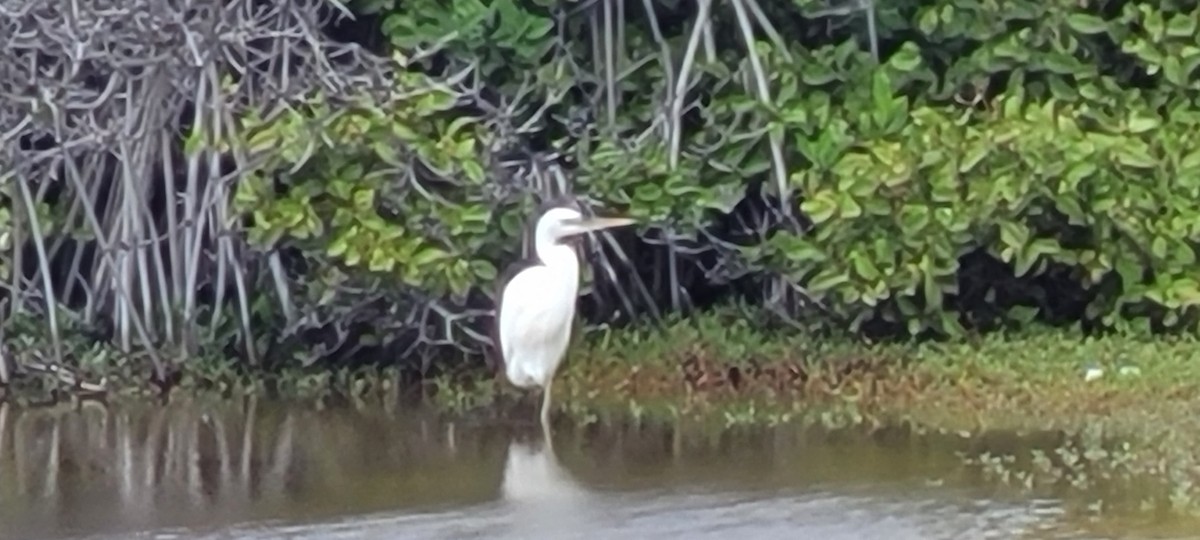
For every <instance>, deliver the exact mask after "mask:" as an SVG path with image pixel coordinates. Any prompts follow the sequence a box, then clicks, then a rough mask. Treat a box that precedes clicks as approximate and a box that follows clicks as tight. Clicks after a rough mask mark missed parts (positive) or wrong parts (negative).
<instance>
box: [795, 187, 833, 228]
mask: <svg viewBox="0 0 1200 540" xmlns="http://www.w3.org/2000/svg"><path fill="white" fill-rule="evenodd" d="M837 209H838V201H837V199H836V198H835V196H834V195H833V193H832V192H829V191H821V192H819V193H817V194H816V195H815V196H813V197H810V198H808V199H807V200H805V201H804V203H802V204H801V205H800V210H801V211H802V212H804V214H805V215H806V216H808V218H809V219H811V220H812V221H813V223H815V224H821V223H825V222H826V221H829V220H830V218H832V217H833V215H834V213H835V212H837Z"/></svg>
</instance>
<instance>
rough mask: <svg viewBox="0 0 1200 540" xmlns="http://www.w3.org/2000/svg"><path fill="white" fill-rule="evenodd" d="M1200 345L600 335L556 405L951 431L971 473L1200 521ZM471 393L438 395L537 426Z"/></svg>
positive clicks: (668, 419) (505, 396)
mask: <svg viewBox="0 0 1200 540" xmlns="http://www.w3.org/2000/svg"><path fill="white" fill-rule="evenodd" d="M1197 344H1198V343H1197V340H1196V339H1195V338H1191V337H1166V336H1135V335H1127V334H1113V335H1108V336H1104V337H1086V336H1084V335H1082V334H1079V333H1075V332H1070V331H1064V330H1057V329H1054V330H1052V329H1038V330H1033V331H1028V332H1023V333H1019V334H1008V335H992V336H988V337H983V338H979V339H977V340H972V341H969V342H955V343H932V342H928V343H921V344H912V343H906V344H875V345H872V344H866V343H861V342H855V341H852V340H849V339H830V338H825V339H817V338H811V337H805V336H801V335H797V334H794V333H792V334H790V335H789V334H788V333H772V332H769V331H765V330H760V329H757V328H754V327H752V326H751V325H750V324H748V323H747V322H746V321H745V320H743V319H736V318H729V319H722V318H720V317H711V318H703V319H699V320H695V321H690V322H687V323H679V324H675V325H672V326H670V327H668V328H666V329H665V330H661V331H647V332H633V331H627V332H624V333H617V332H614V333H612V335H609V336H600V337H597V338H595V339H592V340H589V343H588V344H585V345H583V346H581V347H577V348H576V349H574V350H573V351H572V353H571V355H570V358H569V360H568V364H567V366H566V367H565V368H564V370H563V372H562V373H561V375H560V378H559V379H558V382H556V383H555V396H554V398H555V404H556V411H557V412H558V414H559V416H558V421H559V422H560V423H561V422H563V421H564V418H563V417H564V416H566V417H569V420H570V423H573V424H582V425H587V424H590V423H604V422H622V421H627V420H624V419H632V421H635V422H655V423H684V424H689V425H692V426H696V425H699V426H701V427H707V428H711V429H713V430H728V429H731V428H734V429H736V428H739V427H741V428H746V429H756V428H758V427H761V426H770V425H778V424H797V423H798V424H802V425H803V424H814V425H819V427H821V428H833V429H842V428H849V429H855V428H861V429H865V430H868V431H872V430H877V431H879V432H881V433H883V432H894V431H895V429H896V428H897V427H900V428H901V429H902V431H905V432H906V433H910V434H913V435H917V436H919V435H921V434H925V433H936V434H941V435H945V434H954V435H956V436H959V437H961V438H963V439H964V440H965V441H969V442H968V444H967V445H966V446H965V449H964V451H963V452H962V459H963V464H964V465H965V466H967V467H969V468H972V469H973V470H975V471H976V472H977V473H978V474H981V475H985V476H989V477H992V478H994V479H996V480H997V481H999V482H1000V483H1001V484H1003V485H1007V486H1009V487H1011V488H1013V489H1014V490H1018V491H1026V492H1028V491H1030V490H1033V491H1040V492H1044V493H1047V494H1055V493H1062V492H1064V491H1075V492H1076V493H1078V494H1089V495H1088V496H1095V495H1096V494H1099V493H1107V494H1109V495H1110V496H1109V497H1107V498H1106V497H1103V496H1099V497H1097V498H1096V499H1095V501H1094V504H1095V505H1096V508H1097V510H1099V509H1100V508H1101V507H1105V506H1106V505H1107V506H1108V507H1109V508H1107V509H1106V510H1108V511H1110V512H1137V513H1141V514H1143V515H1144V514H1145V512H1147V511H1149V512H1150V513H1151V514H1156V513H1172V514H1176V513H1183V514H1192V515H1200V447H1197V445H1196V444H1195V441H1197V440H1200V348H1198V347H1197ZM471 384H472V385H473V386H471V387H473V388H475V390H473V391H464V390H462V388H466V387H467V386H468V385H467V384H457V385H456V384H453V383H448V382H445V381H443V383H442V387H443V388H446V389H454V390H449V391H445V392H442V393H441V394H439V397H438V398H437V399H438V401H439V402H440V403H441V404H442V406H443V407H446V408H447V409H448V410H451V411H454V412H459V413H462V412H466V411H469V410H481V409H483V408H486V407H487V406H488V405H491V404H496V403H512V402H513V401H514V400H515V401H517V402H518V403H520V404H521V405H519V406H515V407H514V409H515V410H513V411H512V412H511V413H510V414H517V415H518V417H522V416H523V415H529V416H530V417H532V415H533V406H534V403H535V401H536V400H534V399H531V397H529V396H521V395H519V394H517V393H516V392H515V391H513V390H512V389H510V388H507V387H505V386H504V385H499V386H497V385H494V384H492V383H491V381H488V382H483V383H480V382H479V381H474V382H473V383H471ZM489 414H492V413H489ZM1116 494H1120V495H1119V496H1116ZM1131 495H1132V497H1131Z"/></svg>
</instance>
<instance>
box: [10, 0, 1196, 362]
mask: <svg viewBox="0 0 1200 540" xmlns="http://www.w3.org/2000/svg"><path fill="white" fill-rule="evenodd" d="M325 7H328V6H325ZM351 8H352V9H353V10H355V11H356V12H357V13H358V14H359V16H360V18H359V20H358V21H355V22H353V23H351V22H347V21H344V20H339V19H337V18H336V17H334V18H331V19H330V20H328V21H325V22H324V25H325V31H326V34H328V35H332V36H335V37H339V38H346V39H349V40H353V41H358V42H360V43H364V44H366V45H368V46H370V47H371V48H372V49H373V50H375V51H376V53H378V54H376V55H374V56H372V57H371V59H370V61H360V62H359V64H356V65H372V66H377V65H386V66H387V67H386V70H385V71H386V72H387V76H386V77H384V78H385V79H386V80H387V85H386V87H381V86H380V85H378V84H373V83H372V84H367V83H365V82H364V81H367V80H368V79H369V80H370V81H376V82H377V79H378V77H376V78H373V79H372V78H361V77H360V78H357V79H356V78H354V77H353V76H345V77H343V79H342V80H343V83H339V84H328V85H321V84H313V85H309V86H307V87H306V88H305V90H304V91H303V92H293V94H292V95H291V97H289V99H288V100H287V106H286V107H284V108H283V112H280V109H279V107H276V106H275V105H274V104H273V103H272V102H271V100H269V99H258V98H256V99H254V100H251V102H252V103H251V105H250V106H246V107H232V108H231V110H232V114H230V115H229V117H228V118H227V119H226V118H225V117H222V118H223V120H222V121H224V120H231V121H232V122H233V123H232V127H229V126H228V125H227V124H228V122H226V123H225V124H220V123H217V124H220V125H226V127H225V128H222V129H224V131H222V132H220V133H217V132H215V131H219V130H214V129H213V128H212V127H211V126H213V125H217V124H214V123H213V122H211V121H210V123H209V124H201V125H198V126H191V127H190V128H189V129H191V133H192V137H191V139H190V140H189V142H188V145H189V146H187V147H186V148H184V152H185V155H187V156H189V157H190V158H191V159H192V160H198V159H200V158H197V157H196V156H201V157H202V158H203V159H204V160H207V159H208V158H210V157H212V156H217V155H219V156H222V157H225V158H228V157H229V156H230V155H231V154H232V155H234V156H241V157H237V159H235V160H234V161H236V162H237V164H238V167H237V171H236V172H235V173H234V174H233V175H232V177H233V178H235V179H236V182H235V184H236V185H231V189H230V193H231V194H232V195H231V199H232V200H233V206H232V207H231V208H230V209H228V212H229V213H228V214H225V213H220V212H225V210H221V211H220V212H218V213H214V214H213V215H214V216H227V215H236V216H240V217H241V218H242V221H241V222H238V223H236V224H235V225H230V226H229V227H228V228H229V230H228V231H227V232H228V233H230V235H231V236H233V237H236V238H237V239H238V242H242V241H245V245H242V244H240V243H239V244H238V245H239V246H240V247H239V250H238V251H237V253H243V254H245V255H244V259H237V258H234V257H233V256H232V255H230V256H227V257H225V258H222V257H220V256H218V257H217V258H218V260H219V261H222V262H220V263H219V264H223V265H227V266H226V267H225V268H226V269H228V270H229V272H234V271H235V270H237V271H244V274H245V280H246V282H247V283H246V284H244V285H243V286H244V287H245V289H246V290H247V291H248V292H246V293H245V294H240V293H239V294H230V295H224V296H223V295H222V293H220V292H219V291H220V290H221V288H220V287H219V286H218V285H221V284H225V286H229V285H228V284H227V283H226V282H224V281H222V279H221V278H218V277H214V276H220V275H224V274H220V273H218V272H215V271H214V272H210V273H208V274H206V276H208V277H207V279H203V280H201V283H203V284H205V285H206V286H208V287H210V288H212V289H213V290H214V291H216V292H214V293H213V294H212V296H213V298H210V299H209V303H210V304H212V305H211V307H205V308H204V309H211V310H212V313H213V315H212V316H213V321H214V322H213V327H214V328H216V327H217V326H218V324H217V322H216V321H217V319H218V318H219V317H218V315H217V314H219V313H222V312H223V311H225V310H232V311H235V312H236V313H237V317H236V318H237V319H239V320H240V326H239V327H238V328H233V329H231V331H233V332H234V333H235V334H240V335H241V338H240V339H238V340H235V341H238V342H240V343H243V344H247V343H248V344H250V346H248V347H242V350H243V351H248V352H251V353H252V352H254V351H267V354H266V356H267V357H268V360H270V361H272V362H276V363H278V362H288V361H292V360H293V359H296V358H300V359H301V360H302V362H303V363H305V364H307V363H309V362H311V361H313V360H316V359H318V358H322V357H324V358H326V359H328V360H330V361H332V362H349V361H357V360H356V359H362V358H369V357H371V355H366V356H364V355H363V352H364V351H367V350H373V351H375V352H376V353H377V354H376V355H375V356H374V357H376V358H380V359H391V360H392V361H395V360H396V359H397V358H401V359H404V360H402V361H405V362H407V361H408V360H407V359H409V358H420V359H422V362H421V366H422V367H428V365H429V361H430V360H431V359H433V358H435V357H437V356H438V355H440V354H442V353H444V352H446V351H461V353H462V354H466V355H473V354H475V353H478V352H479V350H480V348H481V346H483V345H484V342H485V338H484V332H483V331H482V325H484V324H487V322H488V319H489V316H490V313H489V309H490V306H491V302H490V300H489V299H488V296H489V292H490V288H491V285H492V283H493V280H494V278H495V276H496V274H497V268H499V267H501V266H504V265H506V264H508V263H510V262H512V261H513V260H514V259H515V258H517V257H518V256H520V255H521V253H522V251H523V248H521V247H519V245H520V242H519V239H520V237H521V231H522V227H523V226H524V220H525V219H526V217H527V216H528V214H529V212H530V211H531V209H532V207H533V203H534V202H535V201H536V200H537V199H545V198H548V197H552V196H555V195H558V194H561V193H574V194H576V195H580V196H583V197H584V199H585V202H587V203H588V205H589V206H591V207H593V208H594V209H596V210H597V211H607V210H611V211H619V212H623V213H627V214H629V215H632V216H636V217H638V218H640V219H641V220H642V222H643V225H642V226H641V227H640V228H638V229H637V230H636V231H626V232H622V233H617V234H615V235H612V236H604V237H601V239H600V240H601V241H600V242H599V243H597V244H596V245H593V246H592V247H591V249H589V250H588V255H589V259H591V260H592V262H593V263H594V265H593V268H592V269H593V272H594V276H592V277H591V278H589V279H591V280H592V281H593V282H594V287H592V288H591V289H589V290H590V294H589V295H588V297H589V298H588V301H587V303H586V304H585V305H586V306H588V307H589V309H587V310H585V311H586V313H587V314H588V315H589V317H590V318H591V319H592V320H600V319H603V318H608V317H610V313H612V312H613V311H614V310H616V311H619V312H621V313H622V315H623V316H625V317H637V316H645V315H649V316H651V317H657V316H660V315H662V314H663V313H664V312H667V311H688V310H691V309H695V308H702V307H705V306H707V305H711V304H713V303H718V302H726V301H730V300H746V301H750V302H752V303H758V304H762V305H764V306H767V307H770V308H772V309H773V310H774V312H776V313H778V314H779V315H780V316H781V317H785V318H788V319H791V320H792V321H794V322H800V323H803V324H810V325H815V326H818V327H820V326H826V327H829V326H846V327H849V328H853V329H856V330H861V331H865V332H870V333H889V334H893V335H895V334H900V335H903V334H942V335H954V334H960V333H962V332H964V331H967V330H969V329H987V328H993V327H997V326H1003V325H1010V324H1021V323H1026V322H1029V321H1032V320H1034V319H1041V320H1043V321H1049V322H1054V323H1067V324H1080V323H1082V324H1084V325H1087V326H1093V325H1094V326H1098V327H1112V326H1120V325H1126V324H1130V323H1132V322H1137V323H1139V324H1149V325H1151V326H1153V327H1155V328H1158V329H1163V328H1185V327H1189V328H1190V327H1192V326H1194V324H1195V323H1196V321H1197V318H1196V317H1195V313H1196V309H1195V308H1196V306H1197V304H1198V303H1200V282H1198V281H1197V278H1196V277H1194V276H1193V273H1194V269H1195V267H1196V265H1195V257H1196V255H1195V253H1196V252H1195V249H1196V239H1197V231H1196V227H1200V225H1197V222H1198V220H1197V219H1196V217H1197V215H1196V213H1197V212H1198V211H1200V180H1197V178H1200V175H1197V176H1193V175H1196V174H1197V173H1198V172H1200V170H1198V169H1200V150H1197V149H1196V148H1195V144H1194V139H1195V138H1196V137H1200V135H1197V134H1196V133H1197V131H1196V129H1195V128H1196V124H1197V122H1198V121H1200V114H1198V112H1200V110H1198V109H1197V106H1196V103H1195V99H1196V97H1197V92H1196V88H1195V87H1194V86H1195V85H1194V83H1193V82H1192V78H1193V71H1194V69H1195V67H1196V66H1197V64H1200V46H1197V37H1198V36H1200V33H1198V29H1197V20H1198V17H1200V9H1198V8H1196V7H1195V6H1175V5H1160V3H1156V2H1144V1H1134V0H1128V1H1101V2H1083V3H1080V2H1050V3H1045V2H1034V1H1031V0H1030V1H1025V0H1022V1H1019V2H1007V3H995V2H980V1H978V0H954V1H950V0H938V1H933V0H923V1H919V2H918V1H909V2H896V3H888V4H886V5H883V4H880V5H871V4H869V3H864V4H861V5H860V4H853V5H850V7H845V6H829V5H827V4H826V3H823V2H817V1H815V0H814V1H809V0H797V1H796V2H790V3H778V2H773V3H760V2H757V1H756V0H723V1H718V0H712V2H706V1H700V2H696V3H689V2H674V1H666V0H648V1H646V2H641V3H635V2H622V3H618V2H597V3H591V4H587V3H577V2H555V1H549V0H471V1H468V2H445V1H438V0H417V1H411V2H396V1H394V0H361V1H359V2H357V3H355V4H352V6H351ZM331 13H332V12H331ZM280 50H282V49H280ZM279 54H280V55H284V56H286V55H288V54H292V53H279ZM297 54H298V53H297ZM289 58H290V57H289ZM372 62H374V63H372ZM306 65H316V64H306ZM218 67H219V70H215V71H214V72H213V73H217V72H224V73H232V72H233V71H234V70H233V69H232V67H231V66H230V65H227V64H220V65H219V66H218ZM256 69H257V68H256ZM262 69H263V71H262V72H261V73H257V72H255V73H256V77H257V78H252V79H253V81H251V82H254V81H259V80H265V81H268V82H270V83H271V84H278V83H281V82H286V78H283V79H281V76H280V74H279V73H280V71H279V69H286V67H285V68H278V69H276V68H262ZM272 69H275V70H274V71H272ZM339 69H340V68H339ZM220 70H223V71H220ZM349 71H351V72H352V71H353V70H349ZM203 80H211V79H203ZM201 82H202V80H201V79H197V80H196V83H195V84H197V85H199V84H200V83H201ZM256 84H257V83H256ZM248 85H249V82H247V81H240V82H235V83H231V84H230V85H229V86H226V87H222V88H223V90H222V92H225V93H226V94H228V95H231V96H239V95H244V94H246V92H248V90H246V88H249V86H248ZM331 89H335V90H331ZM256 96H257V94H256ZM32 118H35V119H37V118H41V117H37V116H36V115H35V116H32ZM14 125H15V124H14ZM33 125H38V126H40V125H41V124H36V123H35V124H33ZM8 128H9V126H8V125H7V124H3V125H0V129H8ZM184 128H186V126H180V129H184ZM216 141H223V142H221V143H220V144H218V143H217V142H216ZM10 154H11V156H14V158H13V159H15V156H17V155H18V154H19V153H10ZM145 155H151V156H152V155H153V153H152V152H150V153H146V154H145ZM211 163H216V162H215V161H211ZM251 164H252V165H253V166H251ZM0 170H3V169H0ZM211 172H212V174H210V176H213V177H215V176H218V175H217V174H216V171H215V170H214V171H211ZM189 174H190V173H189ZM226 174H228V173H226ZM18 176H19V178H18V179H19V180H20V181H24V180H25V178H26V176H28V175H25V174H24V173H22V175H18ZM30 178H32V177H30ZM44 181H45V180H44V179H42V180H39V179H37V178H34V179H33V180H32V181H30V183H31V184H36V183H37V182H44ZM166 184H167V185H170V184H169V182H168V183H166ZM37 185H41V184H37ZM73 189H74V188H73ZM179 189H180V188H178V187H175V188H174V190H175V191H173V192H172V194H173V195H178V194H179V193H180V191H179ZM18 191H19V190H15V191H11V192H5V196H6V197H8V200H13V201H16V200H20V193H18ZM40 196H41V194H40V193H39V197H40ZM52 202H53V201H52ZM56 204H57V206H54V207H53V209H52V210H51V212H50V214H51V215H61V214H63V213H65V212H66V210H67V207H68V205H67V203H65V202H60V203H56ZM52 206H53V205H52ZM214 208H215V207H214ZM213 211H214V212H217V210H213ZM154 212H156V213H157V214H156V215H157V216H158V217H159V218H161V217H162V214H164V213H165V212H166V210H165V209H164V208H162V207H158V208H156V209H155V210H154ZM55 213H57V214H55ZM24 215H29V212H19V213H14V214H13V218H12V219H14V220H15V221H13V222H14V223H18V222H20V220H21V219H23V218H22V216H24ZM54 219H55V218H53V217H47V223H49V222H51V221H53V220H54ZM74 219H78V218H77V217H76V218H74ZM214 219H216V218H214ZM223 219H224V218H223ZM177 220H178V221H179V223H185V222H186V219H184V218H178V217H177ZM232 221H234V220H232V219H231V220H229V221H222V223H223V224H224V223H232ZM5 223H6V222H4V221H0V227H11V226H9V225H5ZM184 229H186V227H182V228H181V230H184ZM0 230H7V229H0ZM172 230H174V229H172ZM44 235H45V236H46V237H47V238H49V237H50V233H49V232H46V233H44ZM3 238H4V236H3V234H0V240H3ZM14 238H17V237H15V236H14ZM20 238H21V239H22V240H23V241H22V242H17V243H15V244H14V246H16V247H14V248H13V250H12V251H11V252H6V253H11V254H12V255H5V257H7V258H6V259H3V260H0V269H2V268H12V266H13V265H12V264H10V262H9V261H13V260H14V259H17V257H16V254H17V253H20V252H21V250H22V249H27V248H29V247H30V245H31V241H30V240H28V239H26V238H25V237H20ZM146 241H147V242H150V243H152V244H154V245H160V244H161V243H162V242H164V240H162V239H147V240H146ZM0 245H2V242H0ZM206 246H207V244H206ZM206 249H208V248H207V247H206ZM214 249H215V248H214ZM31 258H33V259H38V260H39V261H40V260H42V259H44V258H46V257H45V256H41V255H37V254H36V253H33V252H30V254H29V255H28V256H27V257H26V260H29V259H31ZM171 262H172V263H174V261H171ZM183 263H186V264H191V265H196V264H200V263H199V262H197V261H193V260H190V259H185V260H183ZM93 264H95V263H93ZM40 266H42V267H46V270H28V271H26V272H25V274H24V275H25V277H26V279H25V280H13V279H6V282H13V283H15V284H16V286H15V287H13V289H14V290H15V291H18V295H19V294H22V293H21V292H20V291H29V290H33V289H37V288H38V287H39V286H37V285H34V284H35V283H37V281H36V280H35V279H34V276H35V275H37V274H38V273H39V272H45V271H49V270H48V267H49V266H50V265H49V264H48V263H45V262H42V263H40ZM85 266H86V265H85ZM264 267H266V268H269V271H268V270H264V269H263V268H264ZM77 271H79V272H81V273H85V272H87V271H88V270H87V269H86V268H85V269H84V270H77ZM130 272H131V275H135V276H136V275H140V272H142V270H131V271H130ZM234 275H235V276H238V275H240V274H237V273H236V272H235V273H234ZM9 277H10V278H11V276H9ZM239 283H241V282H239ZM52 285H54V284H52ZM46 287H48V286H41V288H46ZM54 287H59V285H54V286H53V287H49V288H50V289H53V288H54ZM148 290H152V288H148ZM45 296H49V295H43V297H45ZM231 296H233V297H237V298H238V304H237V305H236V306H226V305H225V304H223V302H224V300H223V299H224V298H229V297H231ZM201 303H203V302H201ZM24 305H25V308H24V309H32V308H31V307H29V304H28V303H26V304H24ZM185 305H191V304H185ZM110 306H111V308H112V309H113V310H114V312H117V311H116V310H118V307H117V306H116V304H110ZM235 307H236V309H235ZM73 309H78V308H73ZM120 309H124V308H120ZM139 309H140V310H141V312H143V314H145V313H146V312H153V311H155V308H154V307H153V306H151V307H149V308H138V309H134V310H133V311H139ZM158 311H159V312H167V311H170V310H169V309H166V308H160V309H158ZM125 312H126V311H121V312H120V313H125ZM232 319H233V318H232V317H230V318H225V319H224V320H232ZM194 320H195V316H194V315H188V316H186V317H184V321H185V322H187V323H190V322H192V321H194ZM223 324H224V323H223ZM251 328H254V329H255V330H253V331H252V330H251ZM267 329H281V330H277V331H269V330H267ZM126 332H128V330H126ZM252 332H253V333H254V338H255V339H257V340H258V342H257V343H253V342H254V339H248V338H249V337H250V336H251V335H252ZM212 335H214V336H215V335H217V332H215V331H214V332H213V334H212ZM222 335H226V334H222ZM155 336H157V334H155V335H154V336H151V338H150V339H147V340H146V342H147V344H149V345H153V344H154V343H161V342H162V340H161V339H157V338H155ZM318 342H319V343H321V344H322V347H318V348H315V349H314V347H312V346H311V345H312V344H313V343H318ZM413 352H420V353H422V354H417V355H413V354H410V353H413ZM453 357H454V358H458V357H459V354H458V353H456V354H455V355H453ZM410 365H411V364H410Z"/></svg>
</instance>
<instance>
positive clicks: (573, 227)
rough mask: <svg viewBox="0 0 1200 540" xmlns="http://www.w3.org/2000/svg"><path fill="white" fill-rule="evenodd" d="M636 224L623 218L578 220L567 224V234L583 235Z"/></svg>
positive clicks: (633, 220) (632, 220) (634, 221)
mask: <svg viewBox="0 0 1200 540" xmlns="http://www.w3.org/2000/svg"><path fill="white" fill-rule="evenodd" d="M634 223H637V220H635V219H630V218H623V217H590V218H587V217H585V218H580V219H578V220H571V221H568V222H567V227H568V229H569V231H570V232H569V233H568V234H573V235H574V234H584V233H589V232H593V231H599V230H601V229H610V228H613V227H621V226H624V225H632V224H634Z"/></svg>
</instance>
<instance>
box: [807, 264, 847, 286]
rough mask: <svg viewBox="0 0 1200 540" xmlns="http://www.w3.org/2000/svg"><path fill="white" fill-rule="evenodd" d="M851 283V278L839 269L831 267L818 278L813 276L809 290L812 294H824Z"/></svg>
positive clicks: (818, 275)
mask: <svg viewBox="0 0 1200 540" xmlns="http://www.w3.org/2000/svg"><path fill="white" fill-rule="evenodd" d="M849 281H850V276H847V275H846V274H844V273H843V272H842V271H841V270H840V269H838V268H833V267H829V268H826V269H824V270H822V271H820V272H818V273H817V275H816V276H813V278H812V279H811V280H809V282H808V289H809V290H810V291H812V292H824V291H828V290H830V289H832V288H834V287H837V286H838V285H842V284H845V283H847V282H849Z"/></svg>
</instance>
